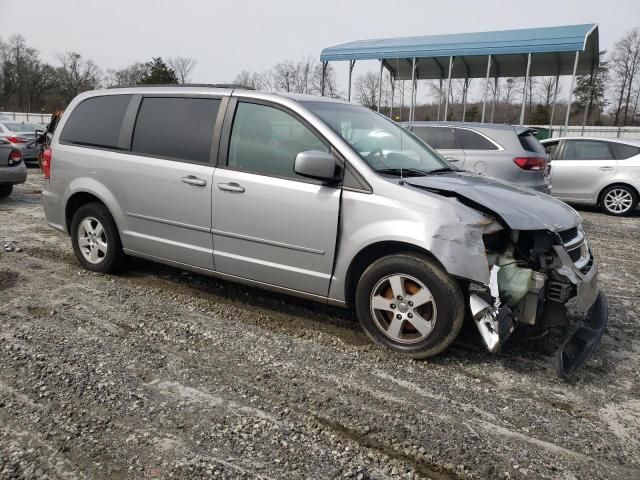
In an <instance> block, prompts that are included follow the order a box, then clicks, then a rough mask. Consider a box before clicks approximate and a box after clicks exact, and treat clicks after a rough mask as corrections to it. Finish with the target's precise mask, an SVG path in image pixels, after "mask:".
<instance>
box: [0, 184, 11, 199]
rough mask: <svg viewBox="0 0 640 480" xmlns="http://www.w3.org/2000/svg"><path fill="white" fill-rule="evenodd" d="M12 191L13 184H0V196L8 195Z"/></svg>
mask: <svg viewBox="0 0 640 480" xmlns="http://www.w3.org/2000/svg"><path fill="white" fill-rule="evenodd" d="M11 192H13V185H0V198H4V197H8V196H9V195H11Z"/></svg>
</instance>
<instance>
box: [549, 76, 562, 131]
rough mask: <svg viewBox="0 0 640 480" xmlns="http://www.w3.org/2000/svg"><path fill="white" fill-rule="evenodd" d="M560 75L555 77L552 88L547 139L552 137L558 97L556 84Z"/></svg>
mask: <svg viewBox="0 0 640 480" xmlns="http://www.w3.org/2000/svg"><path fill="white" fill-rule="evenodd" d="M559 81H560V74H558V75H556V84H555V86H554V87H553V104H552V105H551V116H550V117H549V138H552V137H553V114H554V113H555V112H556V98H557V97H558V82H559Z"/></svg>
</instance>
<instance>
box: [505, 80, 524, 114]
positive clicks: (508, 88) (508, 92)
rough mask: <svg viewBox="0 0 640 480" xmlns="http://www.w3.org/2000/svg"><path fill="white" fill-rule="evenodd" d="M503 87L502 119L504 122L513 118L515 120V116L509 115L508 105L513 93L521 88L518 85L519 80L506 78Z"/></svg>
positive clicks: (509, 105)
mask: <svg viewBox="0 0 640 480" xmlns="http://www.w3.org/2000/svg"><path fill="white" fill-rule="evenodd" d="M505 84H506V85H505V88H504V92H503V94H502V100H503V102H504V118H503V121H504V122H505V123H507V121H508V122H511V121H513V120H515V118H514V117H513V116H512V115H510V112H509V110H510V107H511V101H512V100H513V97H514V93H516V92H518V91H519V90H521V88H519V85H520V80H519V79H518V78H507V80H506V82H505Z"/></svg>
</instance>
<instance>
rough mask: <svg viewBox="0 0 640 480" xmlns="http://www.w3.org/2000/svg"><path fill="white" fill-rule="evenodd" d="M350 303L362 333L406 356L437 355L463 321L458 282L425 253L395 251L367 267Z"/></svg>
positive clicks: (454, 336) (453, 336) (456, 334)
mask: <svg viewBox="0 0 640 480" xmlns="http://www.w3.org/2000/svg"><path fill="white" fill-rule="evenodd" d="M355 300H356V301H355V303H356V312H357V315H358V319H359V320H360V325H361V326H362V328H363V330H364V331H365V332H366V333H367V335H368V336H369V337H370V338H371V339H372V340H373V341H374V342H376V343H379V344H380V345H384V346H386V347H388V348H390V349H391V350H393V351H394V352H396V353H399V354H400V355H403V356H406V357H410V358H416V359H422V358H428V357H432V356H434V355H437V354H438V353H440V352H442V351H443V350H444V349H445V348H447V347H448V346H449V345H450V344H451V342H453V340H455V338H456V337H457V336H458V333H460V329H461V328H462V324H463V322H464V312H465V302H464V300H463V297H462V292H461V291H460V288H459V286H458V284H457V283H456V282H455V281H454V280H453V279H452V278H451V277H450V276H449V275H448V274H447V273H446V272H444V271H442V269H440V268H439V267H438V266H437V265H436V264H435V263H434V262H433V261H432V260H431V259H430V258H428V257H427V256H425V255H420V254H413V253H401V254H396V255H390V256H388V257H384V258H381V259H380V260H377V261H376V262H374V263H372V264H371V265H370V266H369V267H368V268H367V269H366V270H365V272H364V273H363V274H362V277H360V281H359V282H358V286H357V289H356V297H355Z"/></svg>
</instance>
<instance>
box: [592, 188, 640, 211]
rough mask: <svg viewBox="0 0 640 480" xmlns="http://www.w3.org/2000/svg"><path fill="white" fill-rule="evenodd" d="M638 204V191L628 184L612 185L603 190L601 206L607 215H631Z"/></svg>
mask: <svg viewBox="0 0 640 480" xmlns="http://www.w3.org/2000/svg"><path fill="white" fill-rule="evenodd" d="M637 206H638V193H637V192H636V191H635V190H634V189H633V188H631V187H627V186H626V185H611V186H610V187H607V188H605V189H604V191H603V192H602V197H601V199H600V207H601V208H602V210H603V211H604V213H606V214H607V215H614V216H617V217H622V216H625V215H629V214H630V213H631V212H633V211H634V210H635V209H636V207H637Z"/></svg>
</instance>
